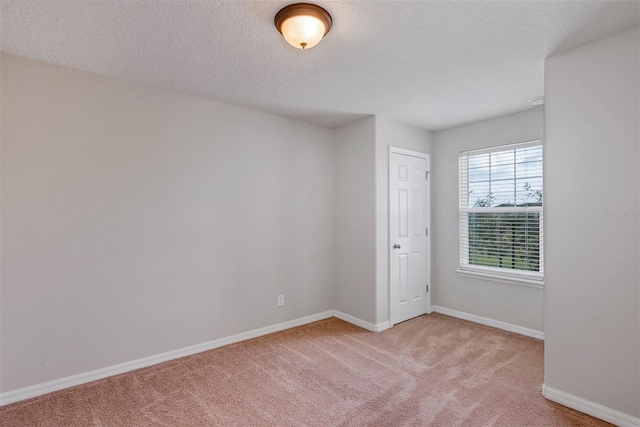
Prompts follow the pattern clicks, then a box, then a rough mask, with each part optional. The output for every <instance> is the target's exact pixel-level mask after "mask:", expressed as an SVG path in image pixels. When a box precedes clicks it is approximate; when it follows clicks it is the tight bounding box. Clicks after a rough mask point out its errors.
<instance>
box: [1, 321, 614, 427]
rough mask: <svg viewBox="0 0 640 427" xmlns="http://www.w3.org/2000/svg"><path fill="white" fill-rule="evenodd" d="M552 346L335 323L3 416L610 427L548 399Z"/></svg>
mask: <svg viewBox="0 0 640 427" xmlns="http://www.w3.org/2000/svg"><path fill="white" fill-rule="evenodd" d="M542 363H543V343H542V342H541V341H538V340H535V339H532V338H527V337H524V336H521V335H517V334H512V333H509V332H503V331H500V330H497V329H493V328H489V327H485V326H481V325H477V324H474V323H470V322H466V321H463V320H459V319H454V318H451V317H447V316H443V315H440V314H430V315H426V316H421V317H418V318H415V319H412V320H409V321H407V322H404V323H401V324H399V325H396V326H395V327H393V328H392V329H390V330H388V331H385V332H382V333H378V334H374V333H371V332H367V331H364V330H362V329H359V328H357V327H355V326H352V325H350V324H348V323H344V322H342V321H340V320H338V319H335V318H332V319H327V320H323V321H320V322H316V323H313V324H310V325H307V326H302V327H299V328H295V329H290V330H287V331H284V332H279V333H276V334H272V335H267V336H264V337H261V338H256V339H254V340H250V341H245V342H242V343H238V344H234V345H230V346H227V347H222V348H219V349H216V350H211V351H207V352H204V353H200V354H197V355H194V356H189V357H185V358H182V359H177V360H173V361H170V362H166V363H162V364H160V365H156V366H152V367H149V368H144V369H140V370H137V371H133V372H129V373H126V374H122V375H118V376H115V377H111V378H107V379H104V380H100V381H96V382H93V383H89V384H85V385H81V386H77V387H74V388H70V389H66V390H62V391H59V392H56V393H52V394H49V395H46V396H41V397H38V398H35V399H31V400H28V401H24V402H19V403H15V404H12V405H8V406H5V407H2V408H0V425H2V426H3V427H12V426H30V427H31V426H118V427H120V426H167V427H177V426H305V425H307V426H447V427H448V426H508V427H517V426H536V427H543V426H606V425H609V424H607V423H605V422H602V421H599V420H596V419H595V418H591V417H589V416H587V415H584V414H581V413H579V412H576V411H573V410H571V409H568V408H565V407H563V406H561V405H557V404H554V403H552V402H549V401H547V400H546V399H544V398H543V397H542V396H541V394H540V388H541V384H542V381H543V365H542Z"/></svg>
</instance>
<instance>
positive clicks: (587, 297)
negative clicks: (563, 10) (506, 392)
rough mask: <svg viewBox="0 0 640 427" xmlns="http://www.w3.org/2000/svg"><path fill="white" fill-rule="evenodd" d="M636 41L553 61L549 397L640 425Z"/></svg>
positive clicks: (548, 183)
mask: <svg viewBox="0 0 640 427" xmlns="http://www.w3.org/2000/svg"><path fill="white" fill-rule="evenodd" d="M639 37H640V33H639V31H638V29H635V30H632V31H628V32H625V33H622V34H619V35H617V36H614V37H610V38H607V39H604V40H600V41H597V42H595V43H592V44H589V45H586V46H583V47H580V48H577V49H574V50H570V51H567V52H564V53H561V54H559V55H556V56H553V57H550V58H548V59H547V61H546V65H545V68H546V71H545V78H546V105H545V124H546V132H545V138H546V143H545V153H544V156H545V248H546V251H547V253H546V265H545V268H546V277H547V284H546V288H545V299H544V303H545V334H546V342H545V385H546V386H547V387H551V388H553V389H556V390H559V391H562V392H565V393H569V394H572V395H574V396H577V397H579V398H581V399H586V400H588V401H591V402H595V403H597V404H600V405H604V406H605V407H608V408H612V409H614V410H617V411H620V412H622V413H624V414H629V415H631V416H634V417H640V311H639V302H640V301H639V298H640V296H639V288H640V275H639V271H638V260H639V257H640V251H639V242H640V235H639V229H640V227H639V214H638V212H639V211H640V204H639V191H640V186H639V174H638V170H639V168H640V162H639V157H638V156H639V151H640V150H639V149H638V147H639V145H640V142H639V141H640V134H639V120H640V110H639V107H638V105H639V91H640V86H639V83H638V80H639V79H640V74H639V69H638V62H639V57H638V52H639V50H640V45H639V42H638V40H639Z"/></svg>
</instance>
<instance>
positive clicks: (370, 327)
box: [333, 310, 391, 332]
mask: <svg viewBox="0 0 640 427" xmlns="http://www.w3.org/2000/svg"><path fill="white" fill-rule="evenodd" d="M333 316H334V317H337V318H338V319H340V320H344V321H345V322H347V323H351V324H352V325H356V326H359V327H361V328H362V329H366V330H367V331H371V332H382V331H386V330H387V329H389V328H390V327H391V324H390V323H389V321H388V320H387V321H386V322H382V323H378V324H377V325H376V324H373V323H370V322H367V321H365V320H362V319H359V318H357V317H355V316H352V315H350V314H346V313H342V312H341V311H338V310H333Z"/></svg>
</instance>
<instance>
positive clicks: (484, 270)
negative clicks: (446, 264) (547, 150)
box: [456, 139, 544, 288]
mask: <svg viewBox="0 0 640 427" xmlns="http://www.w3.org/2000/svg"><path fill="white" fill-rule="evenodd" d="M542 142H543V141H542V139H536V140H531V141H525V142H519V143H515V144H506V145H497V146H493V147H488V148H482V149H478V150H468V151H462V152H460V153H459V154H458V191H459V193H458V198H459V205H458V217H459V225H458V233H459V241H458V248H459V268H458V269H457V270H456V271H457V272H458V274H459V275H460V276H462V277H475V278H481V279H485V280H492V281H498V282H506V283H511V284H516V285H522V286H530V287H536V288H543V287H544V214H543V208H544V146H543V143H542ZM537 146H540V147H541V148H542V153H543V154H542V185H543V187H542V197H543V201H542V205H541V206H513V207H472V208H470V207H469V187H470V185H469V173H468V167H469V157H470V156H477V155H482V154H490V153H496V152H500V151H506V150H512V149H519V148H527V147H537ZM464 177H466V182H463V181H464V179H463V178H464ZM513 179H514V180H517V179H518V177H517V176H515V175H514V178H513ZM470 213H538V214H539V231H538V233H539V240H538V242H539V244H538V246H539V260H538V262H539V264H538V265H539V271H529V270H520V269H515V268H508V269H507V268H500V267H489V266H481V265H474V264H469V252H470V248H469V240H468V239H469V214H470ZM465 240H466V241H465Z"/></svg>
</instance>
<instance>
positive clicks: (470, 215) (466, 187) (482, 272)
mask: <svg viewBox="0 0 640 427" xmlns="http://www.w3.org/2000/svg"><path fill="white" fill-rule="evenodd" d="M459 171H460V270H458V272H459V273H461V274H463V275H474V276H483V277H486V278H489V279H495V280H503V281H509V282H515V283H520V284H530V285H534V286H539V287H541V286H542V284H543V280H544V262H543V256H542V255H543V223H542V191H543V189H542V142H541V141H531V142H526V143H521V144H513V145H506V146H501V147H493V148H488V149H485V150H476V151H466V152H462V153H460V157H459Z"/></svg>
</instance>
